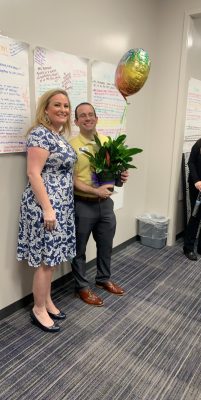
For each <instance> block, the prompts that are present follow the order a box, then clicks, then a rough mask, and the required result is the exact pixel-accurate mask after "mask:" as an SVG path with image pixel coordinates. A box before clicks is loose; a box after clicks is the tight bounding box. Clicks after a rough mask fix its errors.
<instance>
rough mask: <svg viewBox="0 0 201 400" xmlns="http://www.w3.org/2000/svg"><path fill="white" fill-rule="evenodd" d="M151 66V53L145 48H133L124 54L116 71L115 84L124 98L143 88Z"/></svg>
mask: <svg viewBox="0 0 201 400" xmlns="http://www.w3.org/2000/svg"><path fill="white" fill-rule="evenodd" d="M150 67H151V61H150V59H149V55H148V53H147V52H146V51H144V50H143V49H131V50H129V51H127V53H125V54H124V55H123V57H122V58H121V60H120V61H119V64H118V66H117V69H116V72H115V86H116V87H117V89H118V90H119V91H120V93H121V94H122V95H123V96H124V98H125V97H127V96H131V95H132V94H134V93H137V92H138V91H139V90H140V89H141V88H142V86H143V85H144V83H145V82H146V80H147V78H148V75H149V70H150Z"/></svg>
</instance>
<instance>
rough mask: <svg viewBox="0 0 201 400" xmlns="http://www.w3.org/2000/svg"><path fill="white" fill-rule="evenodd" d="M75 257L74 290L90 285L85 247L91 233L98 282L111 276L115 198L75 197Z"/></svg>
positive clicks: (73, 268) (73, 267) (73, 266)
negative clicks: (94, 200) (98, 199)
mask: <svg viewBox="0 0 201 400" xmlns="http://www.w3.org/2000/svg"><path fill="white" fill-rule="evenodd" d="M75 225H76V252H77V253H76V257H75V258H74V259H73V262H72V272H73V276H74V279H75V289H76V290H79V289H82V288H87V287H89V283H88V279H87V276H86V246H87V242H88V240H89V236H90V234H91V233H92V235H93V238H94V240H95V242H96V249H97V273H96V277H95V280H96V282H106V281H108V280H109V279H110V276H111V270H110V264H111V255H112V244H113V238H114V235H115V229H116V218H115V214H114V211H113V201H112V199H110V198H109V199H107V200H100V201H96V202H89V201H83V200H77V199H75Z"/></svg>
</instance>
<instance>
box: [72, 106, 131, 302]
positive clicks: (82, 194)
mask: <svg viewBox="0 0 201 400" xmlns="http://www.w3.org/2000/svg"><path fill="white" fill-rule="evenodd" d="M97 121H98V118H97V116H96V112H95V110H94V107H93V106H92V105H91V104H90V103H81V104H79V105H78V106H77V107H76V110H75V124H76V125H77V126H78V127H79V129H80V134H79V135H78V136H77V137H75V138H73V139H72V140H71V142H70V143H71V145H72V147H73V148H74V149H75V151H76V153H77V156H78V161H77V163H76V167H75V176H74V186H75V223H76V242H77V245H76V251H77V255H76V257H75V258H74V260H73V263H72V272H73V275H74V278H75V292H76V295H77V296H78V297H80V298H81V299H82V300H83V301H85V302H86V303H87V304H90V305H94V306H102V305H103V300H102V299H101V298H100V297H99V296H97V294H96V293H94V292H93V291H92V290H91V289H90V287H89V282H88V279H87V277H86V246H87V242H88V240H89V236H90V234H91V233H92V234H93V238H94V240H95V242H96V247H97V273H96V277H95V281H96V286H97V287H100V288H102V289H104V290H107V291H108V292H110V293H113V294H116V295H119V296H122V295H123V294H124V290H123V289H122V288H121V287H120V286H118V285H117V284H116V283H114V282H112V281H111V280H110V276H111V271H110V264H111V255H112V243H113V238H114V234H115V229H116V218H115V214H114V211H113V201H112V199H111V198H110V196H111V194H112V192H111V190H110V189H111V188H113V185H109V184H106V185H103V186H99V187H94V186H93V183H92V171H91V168H90V163H89V160H88V157H87V155H86V154H85V153H84V152H83V150H88V151H89V152H91V153H93V154H94V152H95V147H96V144H95V141H94V135H98V137H99V139H100V141H101V143H102V144H103V143H104V142H105V141H106V140H107V137H106V136H104V135H101V134H98V133H97V132H96V124H97ZM127 177H128V173H127V171H126V172H125V173H122V180H123V181H124V182H125V181H126V180H127Z"/></svg>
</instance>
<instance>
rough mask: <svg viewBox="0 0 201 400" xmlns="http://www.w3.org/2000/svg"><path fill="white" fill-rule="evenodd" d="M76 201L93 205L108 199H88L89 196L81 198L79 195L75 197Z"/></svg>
mask: <svg viewBox="0 0 201 400" xmlns="http://www.w3.org/2000/svg"><path fill="white" fill-rule="evenodd" d="M74 199H75V200H81V201H87V202H91V203H99V202H100V201H105V200H107V199H101V198H100V197H87V196H79V195H78V194H75V195H74Z"/></svg>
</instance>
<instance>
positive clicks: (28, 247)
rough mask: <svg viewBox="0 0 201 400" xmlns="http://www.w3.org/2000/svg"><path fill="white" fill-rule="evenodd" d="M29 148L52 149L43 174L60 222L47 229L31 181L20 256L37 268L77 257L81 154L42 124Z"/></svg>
mask: <svg viewBox="0 0 201 400" xmlns="http://www.w3.org/2000/svg"><path fill="white" fill-rule="evenodd" d="M27 147H40V148H43V149H46V150H48V151H49V152H50V155H49V157H48V159H47V161H46V164H45V166H44V168H43V170H42V173H41V176H42V178H43V182H44V185H45V187H46V190H47V193H48V196H49V199H50V202H51V204H52V207H53V209H54V210H55V212H56V219H57V223H56V228H55V229H54V230H53V231H51V232H50V231H48V230H47V229H45V228H44V222H43V212H42V208H41V206H40V204H39V203H38V202H37V199H36V197H35V195H34V193H33V191H32V188H31V185H30V183H29V182H28V184H27V186H26V189H25V191H24V193H23V196H22V201H21V207H20V220H19V235H18V247H17V259H18V260H19V261H21V260H24V259H26V260H28V264H29V265H30V266H33V267H38V266H40V265H41V263H43V264H45V265H48V266H55V265H58V264H60V263H61V262H63V261H67V260H72V258H73V257H75V248H76V242H75V224H74V198H73V165H74V163H75V161H76V159H77V157H76V153H75V151H74V150H73V148H72V147H71V146H70V144H68V142H67V141H66V140H65V138H64V137H63V136H61V135H59V134H57V133H53V132H51V131H49V130H48V129H47V128H45V127H44V126H42V125H40V126H38V127H37V128H34V129H33V130H32V131H31V133H30V135H29V138H28V140H27Z"/></svg>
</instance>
